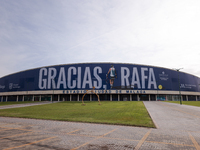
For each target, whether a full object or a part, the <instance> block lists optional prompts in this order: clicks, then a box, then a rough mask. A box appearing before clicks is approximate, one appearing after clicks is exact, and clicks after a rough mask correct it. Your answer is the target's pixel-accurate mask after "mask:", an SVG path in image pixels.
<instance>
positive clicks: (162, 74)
mask: <svg viewBox="0 0 200 150" xmlns="http://www.w3.org/2000/svg"><path fill="white" fill-rule="evenodd" d="M159 78H160V80H164V81H167V80H168V79H169V75H168V74H166V73H165V72H164V71H163V72H162V73H161V74H159Z"/></svg>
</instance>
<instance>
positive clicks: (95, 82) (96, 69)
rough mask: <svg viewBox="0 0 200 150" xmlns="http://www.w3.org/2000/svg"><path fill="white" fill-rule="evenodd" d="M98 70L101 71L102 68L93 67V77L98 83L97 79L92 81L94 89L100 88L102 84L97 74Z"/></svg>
mask: <svg viewBox="0 0 200 150" xmlns="http://www.w3.org/2000/svg"><path fill="white" fill-rule="evenodd" d="M98 72H99V73H102V69H101V67H95V68H94V77H95V78H96V79H97V81H98V84H97V81H94V83H93V84H94V87H95V88H96V89H100V88H101V86H102V79H101V78H100V77H99V75H98Z"/></svg>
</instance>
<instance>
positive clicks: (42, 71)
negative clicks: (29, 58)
mask: <svg viewBox="0 0 200 150" xmlns="http://www.w3.org/2000/svg"><path fill="white" fill-rule="evenodd" d="M43 75H44V76H47V69H46V68H41V69H40V72H39V83H38V86H39V88H40V89H46V88H47V79H43Z"/></svg>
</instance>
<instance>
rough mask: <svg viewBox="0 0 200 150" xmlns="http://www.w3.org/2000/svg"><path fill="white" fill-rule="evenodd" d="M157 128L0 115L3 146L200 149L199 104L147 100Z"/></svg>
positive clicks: (62, 149)
mask: <svg viewBox="0 0 200 150" xmlns="http://www.w3.org/2000/svg"><path fill="white" fill-rule="evenodd" d="M144 104H145V106H146V108H147V110H148V111H149V114H150V116H151V117H152V118H153V121H154V123H155V124H156V126H157V129H151V128H142V127H131V126H118V125H104V124H92V123H74V122H63V121H48V120H36V119H23V118H8V117H0V149H3V150H9V149H18V150H23V149H24V150H27V149H37V150H40V149H41V150H46V149H52V150H53V149H56V150H68V149H69V150H76V149H79V150H133V149H135V150H138V149H141V150H155V149H159V150H177V149H180V150H188V149H190V150H200V108H199V107H194V106H186V105H178V104H172V103H165V102H144Z"/></svg>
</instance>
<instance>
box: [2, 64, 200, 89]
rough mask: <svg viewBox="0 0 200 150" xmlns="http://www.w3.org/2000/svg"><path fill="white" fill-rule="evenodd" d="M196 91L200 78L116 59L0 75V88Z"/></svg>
mask: <svg viewBox="0 0 200 150" xmlns="http://www.w3.org/2000/svg"><path fill="white" fill-rule="evenodd" d="M179 83H180V89H181V91H193V92H200V88H199V85H200V78H198V77H196V76H193V75H190V74H186V73H182V72H177V71H175V70H170V69H165V68H159V67H153V66H144V65H134V64H117V63H114V64H112V63H85V64H70V65H59V66H49V67H42V68H37V69H32V70H27V71H23V72H19V73H16V74H12V75H8V76H5V77H2V78H0V92H9V91H33V90H86V89H92V88H93V87H95V89H100V90H103V89H107V90H109V89H116V90H117V89H130V90H170V91H179Z"/></svg>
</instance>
